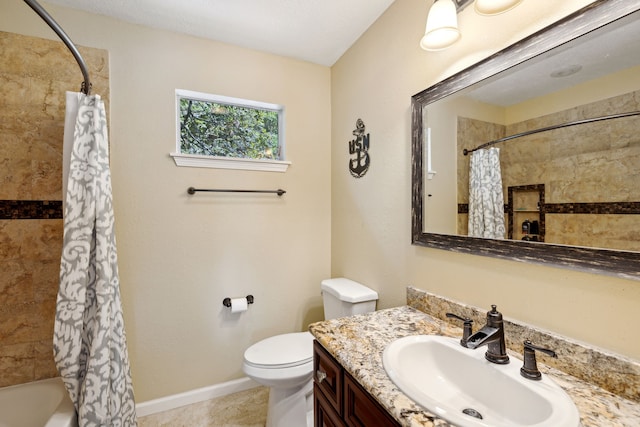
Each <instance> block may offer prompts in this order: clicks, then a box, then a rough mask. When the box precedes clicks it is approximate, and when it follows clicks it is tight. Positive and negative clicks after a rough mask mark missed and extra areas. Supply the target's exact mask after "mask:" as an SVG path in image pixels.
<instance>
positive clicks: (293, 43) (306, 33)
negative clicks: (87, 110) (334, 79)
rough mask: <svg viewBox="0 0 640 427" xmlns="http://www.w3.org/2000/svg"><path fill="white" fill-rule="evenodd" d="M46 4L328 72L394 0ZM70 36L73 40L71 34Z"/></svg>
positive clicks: (58, 0)
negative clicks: (313, 65)
mask: <svg viewBox="0 0 640 427" xmlns="http://www.w3.org/2000/svg"><path fill="white" fill-rule="evenodd" d="M45 1H46V2H47V3H52V4H56V5H61V6H65V7H69V8H73V9H79V10H83V11H86V12H91V13H96V14H99V15H106V16H111V17H113V18H116V19H120V20H123V21H127V22H131V23H135V24H141V25H145V26H149V27H154V28H160V29H165V30H170V31H175V32H178V33H184V34H189V35H193V36H197V37H203V38H207V39H212V40H218V41H221V42H225V43H230V44H233V45H237V46H242V47H246V48H250V49H255V50H259V51H263V52H269V53H273V54H276V55H282V56H287V57H291V58H296V59H301V60H304V61H309V62H313V63H316V64H320V65H326V66H331V65H333V64H334V63H335V62H336V61H337V60H338V59H339V58H340V57H341V56H342V54H344V52H346V50H347V49H348V48H349V47H350V46H351V45H352V44H353V43H354V42H355V41H356V40H357V39H358V38H359V37H360V36H361V35H362V34H363V33H364V32H365V31H366V30H367V28H369V26H371V24H373V23H374V22H375V21H376V19H378V17H380V15H382V13H383V12H384V11H385V10H386V9H387V8H388V7H389V6H390V5H391V4H392V3H393V2H394V0H45ZM45 7H46V6H45ZM54 18H55V16H54ZM69 36H70V37H73V35H72V34H70V35H69Z"/></svg>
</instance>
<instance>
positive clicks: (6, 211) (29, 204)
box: [0, 200, 62, 219]
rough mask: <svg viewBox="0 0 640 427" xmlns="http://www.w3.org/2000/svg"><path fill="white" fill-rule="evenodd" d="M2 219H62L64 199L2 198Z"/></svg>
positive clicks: (0, 209) (0, 207)
mask: <svg viewBox="0 0 640 427" xmlns="http://www.w3.org/2000/svg"><path fill="white" fill-rule="evenodd" d="M0 219H62V201H60V200H0Z"/></svg>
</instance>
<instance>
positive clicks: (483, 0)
mask: <svg viewBox="0 0 640 427" xmlns="http://www.w3.org/2000/svg"><path fill="white" fill-rule="evenodd" d="M522 1H523V0H475V2H476V3H475V10H476V12H477V13H478V14H480V15H497V14H499V13H503V12H506V11H508V10H511V9H513V8H514V7H516V6H517V5H519V4H520V3H522ZM472 2H473V0H435V2H434V3H433V5H431V9H429V14H428V15H427V25H426V28H425V32H424V36H423V37H422V39H421V40H420V47H421V48H423V49H424V50H428V51H438V50H443V49H446V48H448V47H449V46H451V45H452V44H454V43H455V42H457V41H458V40H459V39H460V37H461V36H462V35H461V33H460V30H459V29H458V12H460V11H461V10H463V9H464V8H465V7H467V6H468V5H469V4H471V3H472Z"/></svg>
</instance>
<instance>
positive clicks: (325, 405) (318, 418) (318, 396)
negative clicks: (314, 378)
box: [313, 384, 345, 427]
mask: <svg viewBox="0 0 640 427" xmlns="http://www.w3.org/2000/svg"><path fill="white" fill-rule="evenodd" d="M313 416H314V424H313V425H314V426H315V427H345V424H344V423H343V422H342V420H341V419H340V417H338V414H336V412H335V410H334V409H333V407H332V406H331V404H330V403H329V402H328V401H327V399H326V398H325V397H324V395H323V394H322V391H320V389H319V387H318V384H314V386H313Z"/></svg>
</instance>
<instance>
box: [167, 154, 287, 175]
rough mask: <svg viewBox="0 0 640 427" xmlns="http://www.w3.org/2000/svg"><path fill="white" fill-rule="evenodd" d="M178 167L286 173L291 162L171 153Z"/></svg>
mask: <svg viewBox="0 0 640 427" xmlns="http://www.w3.org/2000/svg"><path fill="white" fill-rule="evenodd" d="M169 155H170V156H171V157H173V160H174V161H175V162H176V166H187V167H192V168H212V169H239V170H250V171H266V172H286V171H287V168H288V167H289V165H290V164H291V162H285V161H282V160H257V159H238V158H233V157H214V156H198V155H195V154H181V153H170V154H169Z"/></svg>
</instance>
